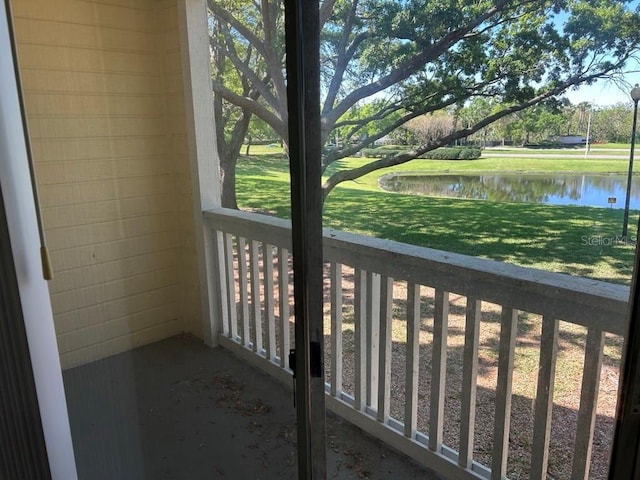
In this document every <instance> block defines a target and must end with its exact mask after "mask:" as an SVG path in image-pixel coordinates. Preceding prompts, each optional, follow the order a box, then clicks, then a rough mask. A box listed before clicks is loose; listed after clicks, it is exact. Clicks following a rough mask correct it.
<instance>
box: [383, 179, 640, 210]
mask: <svg viewBox="0 0 640 480" xmlns="http://www.w3.org/2000/svg"><path fill="white" fill-rule="evenodd" d="M378 183H379V184H380V187H381V188H382V189H384V190H387V191H391V192H400V193H409V194H414V195H425V196H434V197H454V198H469V199H479V200H490V201H494V202H532V203H548V204H553V205H584V206H592V207H613V208H624V200H625V195H626V188H627V178H626V176H623V175H575V174H574V175H554V176H550V175H530V174H527V175H518V174H505V175H412V174H390V175H385V176H382V177H380V179H379V180H378ZM610 198H615V203H613V204H611V203H609V199H610ZM630 206H631V208H632V209H637V208H640V179H638V178H634V179H633V183H632V186H631V201H630Z"/></svg>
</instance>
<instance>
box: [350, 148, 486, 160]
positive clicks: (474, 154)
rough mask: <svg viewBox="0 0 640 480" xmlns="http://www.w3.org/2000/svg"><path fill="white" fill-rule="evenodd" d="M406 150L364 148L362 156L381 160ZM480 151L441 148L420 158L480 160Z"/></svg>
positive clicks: (475, 149) (474, 149) (477, 149)
mask: <svg viewBox="0 0 640 480" xmlns="http://www.w3.org/2000/svg"><path fill="white" fill-rule="evenodd" d="M407 151H408V149H406V148H399V147H384V148H364V149H362V154H363V155H364V156H365V157H369V158H381V157H386V156H387V155H398V154H401V153H405V152H407ZM481 154H482V151H481V150H480V148H478V147H442V148H437V149H435V150H431V151H430V152H427V153H425V154H424V155H422V156H421V157H420V158H429V159H433V160H474V159H476V158H480V155H481Z"/></svg>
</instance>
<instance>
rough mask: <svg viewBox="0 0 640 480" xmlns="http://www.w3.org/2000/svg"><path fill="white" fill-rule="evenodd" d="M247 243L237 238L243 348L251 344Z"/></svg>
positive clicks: (241, 238)
mask: <svg viewBox="0 0 640 480" xmlns="http://www.w3.org/2000/svg"><path fill="white" fill-rule="evenodd" d="M248 276H249V274H248V269H247V241H246V240H245V239H244V238H243V237H238V283H239V289H240V341H241V342H242V345H244V346H245V347H249V342H251V332H250V331H249V287H248V286H247V277H248Z"/></svg>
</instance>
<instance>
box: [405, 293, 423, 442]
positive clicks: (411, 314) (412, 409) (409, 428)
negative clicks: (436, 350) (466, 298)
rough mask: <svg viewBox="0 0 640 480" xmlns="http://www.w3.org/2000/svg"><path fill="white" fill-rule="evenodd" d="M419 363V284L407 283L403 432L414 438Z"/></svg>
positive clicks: (416, 421)
mask: <svg viewBox="0 0 640 480" xmlns="http://www.w3.org/2000/svg"><path fill="white" fill-rule="evenodd" d="M419 364H420V285H416V284H414V283H409V284H408V285H407V359H406V380H405V406H404V434H405V436H407V437H409V438H412V439H413V438H415V436H416V431H417V423H418V374H419Z"/></svg>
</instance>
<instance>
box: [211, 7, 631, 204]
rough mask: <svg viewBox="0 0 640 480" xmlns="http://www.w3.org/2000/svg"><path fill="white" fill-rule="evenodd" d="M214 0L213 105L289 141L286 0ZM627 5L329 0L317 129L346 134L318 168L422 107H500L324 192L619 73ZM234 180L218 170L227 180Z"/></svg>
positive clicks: (336, 174) (324, 12)
mask: <svg viewBox="0 0 640 480" xmlns="http://www.w3.org/2000/svg"><path fill="white" fill-rule="evenodd" d="M208 5H209V10H210V13H211V18H212V23H211V25H212V28H211V32H212V35H211V47H212V52H213V81H212V85H213V90H214V93H215V95H216V98H217V102H218V105H219V108H218V113H222V111H223V107H222V106H223V105H227V108H228V109H235V111H236V112H239V113H235V118H236V124H235V125H238V123H237V122H238V121H241V120H242V119H243V118H244V117H250V116H256V117H258V118H259V119H261V120H262V121H264V122H265V123H266V124H268V125H269V126H270V127H271V128H272V129H273V130H274V131H275V132H276V133H277V134H278V135H279V136H280V137H282V139H283V140H284V142H285V144H286V142H287V103H286V78H285V69H284V57H285V52H284V38H283V36H284V30H283V22H284V19H283V9H282V5H281V2H279V1H275V0H254V1H248V0H216V1H214V0H209V2H208ZM632 5H634V4H632V3H631V2H629V1H624V0H584V1H583V0H580V1H577V0H562V1H541V0H479V1H477V2H468V1H466V0H402V1H398V0H323V1H322V2H321V12H320V17H321V32H322V33H321V36H322V38H321V65H320V68H321V78H322V80H321V81H322V88H321V90H322V99H321V106H322V109H321V115H322V117H321V120H322V130H321V132H319V134H320V136H321V140H322V142H323V144H326V143H328V142H331V143H333V142H334V141H335V137H336V135H337V137H338V138H339V142H338V143H336V145H335V146H334V148H331V149H327V150H326V154H325V155H324V156H323V159H322V164H323V165H322V166H323V171H325V172H326V171H327V168H328V167H329V166H330V165H332V164H334V163H335V162H336V161H337V160H339V159H341V158H344V157H347V156H350V155H353V154H355V153H357V152H358V151H360V150H361V149H362V148H364V147H367V146H371V145H372V144H373V143H374V142H375V141H376V140H379V139H381V138H383V137H385V136H386V135H388V134H390V133H392V132H394V131H395V130H396V129H398V128H399V127H401V126H403V125H406V124H407V123H408V122H410V121H411V120H413V119H415V118H417V117H420V116H422V115H425V114H428V113H431V112H438V111H441V110H445V109H456V108H458V109H460V108H462V107H463V106H465V105H467V104H468V103H469V102H471V101H473V100H474V99H484V100H486V101H488V102H490V103H491V105H493V106H494V107H498V108H492V109H490V110H487V111H485V112H484V113H480V114H479V115H475V116H474V117H473V120H472V121H469V122H457V123H456V124H455V125H454V126H453V128H452V129H446V130H443V133H442V135H439V136H437V137H434V136H432V135H429V136H426V137H425V141H424V142H422V143H421V144H420V145H419V146H418V147H416V148H415V149H413V150H411V151H410V152H407V153H403V154H399V155H393V156H388V157H385V158H380V159H375V160H372V161H371V162H369V163H367V164H365V165H363V166H361V167H359V168H355V169H340V168H332V169H331V170H330V172H331V173H330V174H326V175H325V177H324V184H323V189H324V192H325V196H326V195H327V194H328V193H329V191H330V190H331V189H332V188H334V187H335V186H336V185H338V184H340V183H341V182H344V181H348V180H354V179H357V178H358V177H360V176H362V175H365V174H367V173H369V172H372V171H375V170H376V169H379V168H383V167H387V166H391V165H396V164H400V163H404V162H406V161H409V160H411V159H413V158H415V157H417V156H419V155H421V154H423V153H425V152H427V151H429V150H432V149H435V148H437V147H440V146H443V145H447V144H449V143H451V142H452V141H454V140H456V139H460V138H463V137H467V136H469V135H470V134H473V133H474V132H477V131H479V130H481V129H483V128H484V127H486V126H488V125H491V124H493V123H494V122H497V121H498V120H500V119H502V118H504V117H506V116H508V115H511V114H514V113H517V112H521V111H524V110H525V109H527V108H529V107H531V106H534V105H537V104H539V103H541V102H546V101H548V100H549V99H551V98H554V97H557V96H558V95H560V94H562V93H563V92H565V91H566V90H568V89H570V88H572V87H574V86H576V85H579V84H583V83H590V82H593V81H594V80H596V79H598V78H616V76H618V75H619V74H620V73H621V72H622V71H623V70H624V68H628V64H629V62H630V60H632V59H635V57H634V55H635V54H636V53H637V50H638V45H639V43H640V15H639V14H638V12H637V11H636V10H634V8H633V7H632ZM228 118H231V116H229V117H228ZM220 120H222V119H219V121H220ZM222 121H225V120H222ZM226 121H227V122H228V121H229V120H226ZM246 122H247V124H248V120H246ZM225 125H226V128H227V135H226V137H225V138H224V139H222V141H227V140H228V139H231V137H232V135H231V134H230V132H232V131H233V129H234V128H235V127H233V128H232V127H231V126H230V125H227V124H225ZM243 125H244V123H241V124H240V126H241V127H242V126H243ZM239 130H242V128H240V129H239ZM245 133H246V128H245ZM219 141H220V140H219ZM240 141H242V139H241V140H240ZM238 150H239V148H238ZM230 154H231V157H233V152H230ZM227 156H229V152H227ZM236 158H237V155H236ZM225 161H226V162H227V164H228V165H227V167H225V166H224V165H223V170H224V169H225V168H231V167H233V168H235V158H231V160H229V158H227V159H226V160H225ZM229 163H230V164H231V165H229ZM225 175H226V173H225ZM229 188H232V187H230V186H229V185H225V182H224V180H223V192H225V191H227V190H228V189H229ZM233 188H234V187H233ZM223 195H224V193H223ZM233 202H235V199H234V200H233ZM223 203H224V198H223ZM226 203H227V205H229V202H226ZM230 206H233V205H230Z"/></svg>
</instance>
